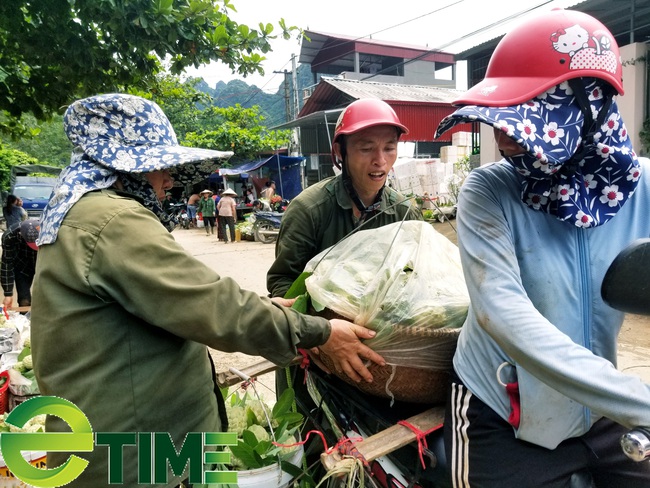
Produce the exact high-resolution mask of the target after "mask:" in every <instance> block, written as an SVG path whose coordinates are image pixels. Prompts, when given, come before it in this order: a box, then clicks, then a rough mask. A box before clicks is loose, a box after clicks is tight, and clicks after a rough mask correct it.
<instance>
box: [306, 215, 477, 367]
mask: <svg viewBox="0 0 650 488" xmlns="http://www.w3.org/2000/svg"><path fill="white" fill-rule="evenodd" d="M305 272H307V273H311V275H310V276H309V277H308V278H307V279H306V281H305V285H306V288H307V291H308V293H309V296H310V298H311V301H312V306H313V307H314V308H315V309H316V310H317V311H320V310H323V309H324V308H327V309H330V310H332V311H334V312H335V313H337V314H339V315H341V316H343V317H346V318H348V319H350V320H352V321H354V322H355V323H357V324H359V325H364V326H366V327H368V328H370V329H373V330H375V331H377V335H376V337H375V338H373V339H371V340H369V341H367V342H366V344H368V346H370V347H372V348H373V349H374V350H375V351H377V352H378V353H379V354H381V355H382V356H384V358H385V359H386V361H387V362H388V363H389V364H394V365H403V366H410V367H415V368H427V369H447V368H448V366H449V357H448V354H447V353H446V351H447V349H448V347H449V345H448V344H446V343H445V342H446V341H448V337H449V336H448V335H446V334H441V333H440V329H442V328H458V327H461V326H462V324H463V322H464V320H465V317H466V315H467V309H468V306H469V296H468V293H467V288H466V285H465V280H464V276H463V273H462V269H461V264H460V256H459V252H458V248H457V247H456V246H455V245H454V244H453V243H452V242H451V241H449V240H448V239H447V238H446V237H444V236H443V235H441V234H439V233H438V232H437V231H436V230H435V229H434V228H433V227H432V226H431V225H430V224H429V223H426V222H422V221H405V222H397V223H394V224H390V225H387V226H383V227H380V228H377V229H369V230H361V231H359V232H357V233H355V234H353V235H351V236H350V237H348V238H346V239H344V240H343V241H341V242H339V243H338V244H336V245H335V246H333V247H331V248H329V249H326V250H325V251H323V252H321V253H320V254H318V255H317V256H315V257H314V258H312V260H311V261H309V263H307V266H306V268H305Z"/></svg>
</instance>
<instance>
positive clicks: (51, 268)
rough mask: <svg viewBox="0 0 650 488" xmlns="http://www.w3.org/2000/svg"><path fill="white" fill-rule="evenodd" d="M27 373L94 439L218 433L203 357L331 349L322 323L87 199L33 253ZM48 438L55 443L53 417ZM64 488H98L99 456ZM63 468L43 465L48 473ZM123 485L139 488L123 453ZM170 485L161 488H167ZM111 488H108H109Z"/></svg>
mask: <svg viewBox="0 0 650 488" xmlns="http://www.w3.org/2000/svg"><path fill="white" fill-rule="evenodd" d="M31 326H32V329H31V334H32V352H33V360H34V370H35V372H36V377H37V380H38V385H39V388H40V390H41V393H42V394H43V395H56V396H59V397H62V398H65V399H67V400H70V401H71V402H73V403H74V404H76V405H77V406H78V407H79V408H80V409H81V410H82V411H83V412H84V413H85V414H86V416H87V417H88V419H89V421H90V424H91V425H92V428H93V431H94V432H169V433H170V434H171V436H172V438H173V439H174V441H175V443H176V446H177V447H180V443H181V441H182V439H183V438H184V436H185V435H186V434H187V433H188V432H218V431H220V429H221V423H220V420H219V415H218V408H217V402H216V396H215V393H214V383H213V374H212V367H211V364H210V361H209V358H208V352H207V348H206V345H207V346H209V347H211V348H214V349H219V350H222V351H226V352H233V351H241V352H243V353H246V354H250V355H255V356H257V355H259V356H263V357H265V358H267V359H269V360H271V361H273V362H275V363H278V364H286V363H287V362H288V361H290V360H291V359H292V358H293V357H294V356H295V354H296V347H306V348H309V347H313V346H316V345H320V344H322V343H324V342H325V341H326V340H327V338H328V337H329V332H330V328H329V323H328V322H327V321H326V320H325V319H323V318H318V317H310V316H306V315H300V314H298V313H296V312H294V311H293V310H291V309H288V308H284V307H281V306H278V305H276V304H274V303H272V302H271V300H270V299H268V298H264V297H259V296H258V295H257V294H255V293H253V292H249V291H245V290H242V289H240V288H239V286H238V285H237V283H236V282H235V281H233V280H232V279H230V278H221V277H220V276H219V275H217V274H216V273H215V272H214V271H212V270H211V269H210V268H208V267H207V266H205V265H204V264H203V263H201V262H200V261H198V260H197V259H195V258H194V257H192V256H190V255H189V254H188V253H187V252H186V251H185V250H184V249H183V248H182V247H181V246H180V245H179V244H177V243H176V241H175V240H174V238H173V237H172V234H170V233H169V232H167V231H166V230H165V228H164V227H163V226H162V225H161V224H160V222H159V221H158V219H157V218H156V217H155V215H154V214H153V213H152V212H150V211H149V210H147V209H146V208H145V207H144V206H142V205H141V204H140V203H139V202H138V201H137V200H135V199H134V198H132V197H131V196H128V195H125V194H118V193H116V192H114V191H111V190H102V191H96V192H91V193H88V194H86V195H84V196H83V197H82V198H81V200H79V202H77V203H76V204H75V205H74V206H73V207H72V209H71V210H70V211H69V212H68V214H67V215H66V217H65V219H64V220H63V223H62V225H61V228H60V231H59V233H58V238H57V240H56V242H54V243H53V244H48V245H44V246H42V247H41V248H40V250H39V259H38V261H37V269H36V277H35V281H34V288H33V302H32V309H31ZM47 430H48V431H64V430H67V425H66V424H64V423H63V422H62V421H61V420H60V419H58V417H50V418H48V421H47ZM77 455H78V456H81V457H84V458H86V459H89V460H90V464H89V465H88V467H87V468H86V470H85V471H84V473H83V474H82V475H81V477H80V478H78V479H77V480H76V481H75V482H73V483H72V484H70V485H69V486H71V487H75V488H76V487H88V488H90V487H92V488H97V487H100V486H107V481H106V480H107V479H108V477H107V448H106V447H105V446H104V447H102V446H96V447H95V449H94V451H93V452H91V453H78V454H77ZM67 458H68V454H67V453H56V452H51V453H49V454H48V459H47V463H48V467H54V466H56V465H58V464H60V463H61V462H63V461H65V460H66V459H67ZM123 459H124V476H125V481H124V484H123V485H120V486H128V487H134V488H135V487H136V486H143V485H137V480H136V479H135V476H136V475H137V472H138V471H137V451H136V448H135V447H125V449H124V455H123ZM178 482H179V478H174V479H172V478H171V477H170V479H169V482H168V484H167V485H161V486H168V487H172V486H176V485H178ZM113 486H114V485H113Z"/></svg>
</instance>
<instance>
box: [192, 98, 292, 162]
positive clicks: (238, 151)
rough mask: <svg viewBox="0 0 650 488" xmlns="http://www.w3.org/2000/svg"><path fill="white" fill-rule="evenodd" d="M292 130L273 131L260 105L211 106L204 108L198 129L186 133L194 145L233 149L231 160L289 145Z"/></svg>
mask: <svg viewBox="0 0 650 488" xmlns="http://www.w3.org/2000/svg"><path fill="white" fill-rule="evenodd" d="M290 137H291V131H289V130H284V131H269V130H268V129H266V127H265V126H264V116H262V115H260V108H259V106H257V105H255V106H253V107H251V108H243V107H242V106H241V105H239V104H237V105H235V106H234V107H223V108H222V107H210V108H208V109H206V110H203V111H202V112H201V116H200V120H199V127H197V130H195V131H192V132H187V133H186V134H185V142H186V143H187V144H188V145H190V146H195V147H205V148H206V149H220V150H230V151H233V152H234V153H235V155H234V156H233V158H231V159H230V160H229V163H230V164H236V163H238V162H242V161H246V160H249V159H252V158H255V157H257V156H258V154H259V153H261V152H264V151H272V150H275V149H277V148H279V147H286V145H287V144H288V143H289V140H290Z"/></svg>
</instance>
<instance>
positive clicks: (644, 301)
mask: <svg viewBox="0 0 650 488" xmlns="http://www.w3.org/2000/svg"><path fill="white" fill-rule="evenodd" d="M643 270H646V271H647V270H650V238H644V239H638V240H636V241H635V242H633V243H632V244H630V245H629V246H628V247H627V248H625V249H623V251H621V252H620V253H619V254H618V256H616V259H614V261H613V262H612V264H610V266H609V268H608V270H607V272H606V273H605V277H604V278H603V284H602V287H601V295H602V297H603V300H604V301H605V303H607V304H608V305H610V306H611V307H613V308H615V309H617V310H621V311H622V312H625V313H632V314H638V315H650V302H649V301H648V295H649V294H650V281H648V280H647V279H646V278H645V276H646V275H645V273H644V272H643ZM631 284H633V285H634V286H630V285H631ZM621 448H622V449H623V452H625V454H626V455H627V456H628V457H629V458H630V459H632V460H634V461H637V462H641V461H644V460H648V459H650V429H649V428H648V427H647V426H646V427H636V428H634V429H633V430H631V431H630V432H628V433H627V434H625V435H624V436H623V437H622V438H621ZM646 462H647V461H646Z"/></svg>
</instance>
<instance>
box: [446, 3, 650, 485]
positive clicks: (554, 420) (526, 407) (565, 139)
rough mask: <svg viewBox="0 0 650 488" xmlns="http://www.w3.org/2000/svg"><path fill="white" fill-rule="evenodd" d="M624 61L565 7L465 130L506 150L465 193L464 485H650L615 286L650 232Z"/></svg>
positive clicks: (454, 391)
mask: <svg viewBox="0 0 650 488" xmlns="http://www.w3.org/2000/svg"><path fill="white" fill-rule="evenodd" d="M621 72H622V68H621V62H620V55H619V52H618V47H617V46H616V42H615V41H614V37H613V36H612V35H611V33H610V32H609V31H608V30H607V28H605V26H603V25H602V24H601V23H600V22H598V21H597V20H596V19H594V18H593V17H591V16H589V15H586V14H583V13H580V12H573V11H568V10H552V11H549V12H546V13H544V14H542V15H540V16H538V17H535V18H533V19H531V20H528V21H525V22H523V23H522V24H521V25H519V26H518V27H516V28H515V29H513V30H512V31H510V32H509V33H508V34H506V36H505V37H504V38H503V39H502V40H501V42H500V43H499V45H498V46H497V48H496V50H495V52H494V54H493V55H492V58H491V60H490V63H489V65H488V69H487V73H486V77H485V79H484V80H483V81H482V82H480V83H479V84H477V85H476V86H474V87H473V88H471V89H470V90H469V91H468V92H467V93H466V94H465V95H464V96H463V97H461V98H460V99H459V100H457V101H456V102H455V104H456V105H460V106H461V108H459V109H458V110H457V111H456V112H454V113H453V114H452V115H450V116H449V117H447V118H446V119H445V120H443V121H442V122H441V123H440V126H439V127H438V130H437V133H436V135H437V136H439V135H440V134H442V133H443V132H445V131H446V130H448V129H449V128H451V127H453V126H454V125H455V124H458V123H461V122H467V121H478V122H482V123H485V124H489V125H490V126H492V127H493V128H494V131H495V138H496V141H497V144H498V147H499V150H500V152H501V154H502V156H503V159H502V160H501V161H499V162H496V163H493V164H490V165H487V166H483V167H481V168H478V169H476V170H474V171H472V173H471V174H470V175H469V177H468V178H467V179H466V181H465V183H464V185H463V187H462V189H461V192H460V196H459V202H458V215H457V218H458V220H457V228H458V242H459V248H460V252H461V258H462V263H463V269H464V273H465V278H466V282H467V286H468V290H469V293H470V299H471V305H470V310H469V314H468V317H467V320H466V322H465V324H464V326H463V329H462V331H461V335H460V338H459V341H458V348H457V350H456V354H455V356H454V375H455V377H454V378H453V381H452V385H451V389H450V397H449V402H448V408H447V418H446V421H445V442H446V450H447V457H448V463H449V466H450V470H451V474H452V479H453V485H454V487H468V486H490V487H492V486H494V487H499V488H508V487H520V486H527V487H538V486H539V487H545V488H548V487H565V486H570V480H571V479H572V478H573V477H574V476H575V475H576V473H583V474H584V473H586V474H587V475H588V476H590V477H591V478H592V480H593V485H590V486H596V487H608V488H609V487H626V488H629V487H641V486H644V487H647V486H650V465H649V464H648V463H634V462H633V461H631V460H629V459H628V458H626V457H625V455H624V454H623V452H622V450H621V449H620V446H619V438H620V436H621V435H622V434H624V433H625V432H627V430H628V429H630V428H632V427H634V426H649V425H650V386H649V385H647V384H645V383H643V381H641V380H640V379H639V378H637V377H633V376H629V375H626V374H623V373H621V372H619V371H617V370H616V367H615V365H616V353H617V347H616V345H617V344H616V341H617V335H618V331H619V329H620V327H621V324H622V321H623V314H622V313H621V312H619V311H616V310H614V309H612V308H611V307H609V306H608V305H607V304H605V303H604V302H603V300H602V298H601V296H600V290H601V284H602V281H603V276H604V275H605V271H606V270H607V267H608V266H609V264H610V263H611V262H612V261H613V259H614V257H615V256H616V255H617V254H618V253H619V252H620V251H621V250H622V249H624V248H625V247H626V246H627V245H628V244H629V243H630V242H632V241H633V240H635V239H637V238H640V237H647V236H648V235H650V220H649V219H648V217H647V209H648V208H650V175H649V174H647V171H648V169H650V166H649V162H648V161H647V160H643V158H637V157H636V154H635V153H634V150H633V148H632V145H631V142H630V139H629V137H628V134H627V131H626V129H625V125H624V124H623V120H622V119H621V116H620V113H619V111H618V107H617V105H616V101H615V99H614V97H615V95H616V94H620V95H622V94H623V86H622V82H621Z"/></svg>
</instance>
